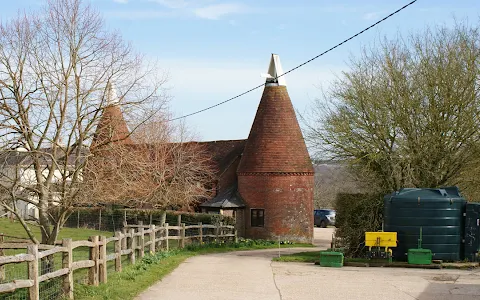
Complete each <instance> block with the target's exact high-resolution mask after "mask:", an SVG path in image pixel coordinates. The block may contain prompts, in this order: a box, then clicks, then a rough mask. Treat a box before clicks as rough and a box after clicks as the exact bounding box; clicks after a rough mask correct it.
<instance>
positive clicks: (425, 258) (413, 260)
mask: <svg viewBox="0 0 480 300" xmlns="http://www.w3.org/2000/svg"><path fill="white" fill-rule="evenodd" d="M408 263H409V264H412V265H430V264H431V263H432V250H430V249H421V248H420V249H408Z"/></svg>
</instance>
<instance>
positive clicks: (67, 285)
mask: <svg viewBox="0 0 480 300" xmlns="http://www.w3.org/2000/svg"><path fill="white" fill-rule="evenodd" d="M193 229H195V230H193ZM204 229H205V231H206V232H209V231H210V232H209V233H207V234H204V232H203V231H204ZM169 231H172V232H175V231H176V232H177V235H171V234H169ZM187 232H188V233H194V232H196V233H197V234H195V235H193V234H187ZM207 237H210V238H215V239H218V240H227V239H233V240H235V241H237V232H236V230H235V227H234V226H228V225H223V224H219V225H217V226H215V225H208V224H202V223H198V225H192V226H185V224H183V223H182V224H181V226H169V224H168V223H167V224H164V226H155V225H142V224H140V225H126V226H125V227H124V228H123V230H122V231H121V232H120V231H117V232H115V235H114V236H113V237H108V238H107V237H105V236H91V237H90V238H89V240H88V241H72V240H71V239H63V240H62V241H57V242H56V243H55V244H56V245H55V246H53V245H37V244H32V243H27V242H25V241H23V240H22V241H18V242H17V243H15V242H11V241H9V242H8V243H7V242H4V241H3V238H2V235H0V279H3V281H6V280H8V278H2V277H4V276H5V272H4V266H5V265H7V264H18V263H27V265H28V279H24V280H12V281H10V282H6V283H1V284H0V295H1V294H4V293H11V292H14V291H15V290H17V289H22V288H28V295H29V299H30V300H39V299H40V292H39V286H40V283H41V282H43V281H46V280H49V279H52V278H57V277H62V278H63V293H64V296H65V297H67V298H69V299H73V271H75V270H79V269H88V284H90V285H98V284H99V283H106V282H107V278H108V274H107V262H109V261H114V264H115V272H121V271H122V256H125V255H126V256H128V257H129V260H130V263H132V264H134V263H135V261H136V259H137V257H138V258H140V259H141V258H142V257H144V255H145V248H147V250H146V251H147V253H152V254H153V253H155V252H156V251H159V250H165V251H168V250H169V248H170V243H169V241H170V240H178V247H179V248H183V247H185V244H186V241H191V240H196V241H198V242H200V243H202V242H203V241H204V239H205V238H207ZM109 243H114V247H113V252H111V253H108V251H107V245H108V244H109ZM78 247H88V248H89V259H88V260H80V261H73V252H74V250H75V249H76V248H78ZM4 249H26V252H27V253H23V254H17V255H10V256H4V251H3V250H4ZM39 250H40V251H39ZM55 254H61V255H62V262H61V268H60V269H59V270H56V271H51V272H48V273H45V274H39V265H40V264H41V260H42V259H46V258H48V257H51V256H52V255H55ZM0 282H1V281H0Z"/></svg>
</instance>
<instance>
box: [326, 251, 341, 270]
mask: <svg viewBox="0 0 480 300" xmlns="http://www.w3.org/2000/svg"><path fill="white" fill-rule="evenodd" d="M320 266H322V267H334V268H340V267H342V266H343V253H342V252H335V251H322V252H320Z"/></svg>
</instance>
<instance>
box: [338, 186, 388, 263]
mask: <svg viewBox="0 0 480 300" xmlns="http://www.w3.org/2000/svg"><path fill="white" fill-rule="evenodd" d="M335 209H336V220H335V226H336V227H337V230H336V236H337V237H339V238H340V239H341V241H342V246H344V247H345V255H346V256H348V257H360V256H362V255H363V254H364V253H365V232H367V231H378V230H380V229H381V228H382V220H383V216H382V213H383V195H380V194H338V195H337V199H336V203H335Z"/></svg>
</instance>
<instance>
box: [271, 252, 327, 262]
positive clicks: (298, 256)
mask: <svg viewBox="0 0 480 300" xmlns="http://www.w3.org/2000/svg"><path fill="white" fill-rule="evenodd" d="M319 259H320V251H308V252H299V253H293V254H286V255H282V256H280V257H275V258H273V260H274V261H281V262H307V263H314V262H317V261H318V260H319Z"/></svg>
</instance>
